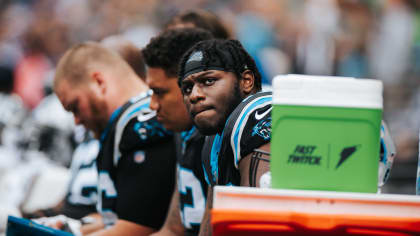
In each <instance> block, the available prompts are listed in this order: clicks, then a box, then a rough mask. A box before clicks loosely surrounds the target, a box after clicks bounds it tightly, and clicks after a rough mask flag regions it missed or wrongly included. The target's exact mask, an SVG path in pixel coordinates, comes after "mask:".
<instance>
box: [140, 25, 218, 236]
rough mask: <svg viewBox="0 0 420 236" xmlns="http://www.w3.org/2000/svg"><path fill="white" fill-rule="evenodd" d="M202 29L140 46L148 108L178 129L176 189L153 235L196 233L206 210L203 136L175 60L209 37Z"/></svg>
mask: <svg viewBox="0 0 420 236" xmlns="http://www.w3.org/2000/svg"><path fill="white" fill-rule="evenodd" d="M211 38H213V37H212V35H211V34H210V33H209V32H208V31H205V30H201V29H197V28H185V29H175V30H168V31H165V32H163V33H162V34H160V35H159V36H157V37H155V38H153V39H152V40H151V41H150V43H149V44H148V45H147V46H146V47H145V48H144V49H143V56H144V58H145V61H146V64H147V66H148V70H147V77H146V82H147V83H148V85H149V87H150V88H151V89H152V90H153V95H152V98H151V102H150V108H152V109H153V110H155V111H156V112H157V119H158V120H159V122H161V123H162V124H163V125H164V126H165V128H167V129H169V130H172V131H175V132H178V133H177V134H176V136H175V137H176V141H177V158H178V159H177V166H178V168H177V178H176V179H177V189H176V190H175V191H174V194H173V198H172V203H171V207H170V211H169V213H168V216H167V218H166V221H165V224H164V227H163V228H162V229H161V230H160V231H159V232H158V233H157V234H156V235H197V234H198V233H199V229H200V223H201V220H202V217H203V214H204V210H205V201H206V193H207V183H206V181H205V179H204V173H203V168H202V165H201V160H200V156H201V150H202V147H203V144H204V136H203V135H201V134H200V133H199V132H198V130H197V129H196V128H195V127H193V124H192V121H191V118H190V116H189V114H188V112H187V110H186V107H185V105H184V103H183V98H182V94H181V91H180V89H179V87H178V79H177V78H178V62H179V61H180V59H181V57H182V54H183V53H185V52H186V51H187V50H188V49H189V48H190V47H192V46H193V45H194V44H195V43H198V42H200V41H202V40H206V39H211Z"/></svg>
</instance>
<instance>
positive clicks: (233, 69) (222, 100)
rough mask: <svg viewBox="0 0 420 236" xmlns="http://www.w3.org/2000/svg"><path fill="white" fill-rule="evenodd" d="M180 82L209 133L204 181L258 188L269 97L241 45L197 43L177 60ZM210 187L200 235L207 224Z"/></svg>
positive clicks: (187, 101)
mask: <svg viewBox="0 0 420 236" xmlns="http://www.w3.org/2000/svg"><path fill="white" fill-rule="evenodd" d="M179 84H180V86H181V91H182V94H183V96H184V103H185V104H186V107H187V110H188V111H189V113H190V116H191V118H192V119H193V122H194V124H195V125H196V127H197V129H198V130H199V131H200V132H201V133H202V134H204V135H212V136H211V137H207V138H206V143H205V146H204V149H203V157H202V158H203V160H202V161H203V166H204V169H205V174H206V176H205V177H206V180H207V182H208V184H209V185H210V186H211V187H213V186H215V185H237V186H239V185H241V186H251V185H253V186H259V178H260V177H261V175H262V174H264V173H265V172H268V170H269V162H268V160H269V155H268V152H269V150H270V133H271V130H270V129H271V128H270V127H271V108H272V107H271V101H272V97H271V93H270V92H260V90H261V75H260V73H259V71H258V69H257V67H256V65H255V62H254V60H253V59H252V58H251V56H250V55H249V54H248V53H247V52H246V50H245V49H244V48H243V47H242V45H241V43H240V42H239V41H237V40H220V39H212V40H206V41H202V42H200V43H198V44H196V45H195V46H194V47H192V48H191V49H190V50H189V51H188V52H187V53H186V54H184V57H183V59H182V61H181V64H180V71H179ZM256 149H258V150H257V151H256ZM261 160H262V161H261ZM250 167H251V168H250ZM211 187H210V188H209V190H208V198H207V209H206V215H205V219H203V222H202V230H201V231H202V232H200V234H206V233H208V230H209V228H210V227H209V225H208V224H209V219H208V216H209V215H208V210H209V208H210V207H211V202H212V200H211V197H212V191H211ZM203 224H204V225H203Z"/></svg>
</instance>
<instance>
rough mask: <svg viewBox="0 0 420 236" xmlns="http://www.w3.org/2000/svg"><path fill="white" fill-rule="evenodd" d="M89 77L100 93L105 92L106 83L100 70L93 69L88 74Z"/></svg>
mask: <svg viewBox="0 0 420 236" xmlns="http://www.w3.org/2000/svg"><path fill="white" fill-rule="evenodd" d="M90 78H91V80H92V82H93V84H94V85H95V87H96V88H98V89H99V91H100V92H101V93H105V92H106V86H105V85H106V83H105V78H104V75H103V73H101V72H100V71H94V72H92V73H91V74H90Z"/></svg>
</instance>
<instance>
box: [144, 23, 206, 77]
mask: <svg viewBox="0 0 420 236" xmlns="http://www.w3.org/2000/svg"><path fill="white" fill-rule="evenodd" d="M211 38H213V36H212V34H211V33H210V32H208V31H207V30H204V29H198V28H187V29H172V30H167V31H164V32H162V33H161V34H160V35H158V36H156V37H154V38H152V39H151V40H150V42H149V44H148V45H147V46H146V47H145V48H144V49H143V51H142V52H143V57H144V60H145V62H146V64H147V66H148V67H157V68H161V69H163V70H164V71H165V74H166V76H168V77H177V76H178V68H179V67H178V63H179V62H180V60H181V58H182V55H183V54H184V53H185V52H186V51H187V50H188V49H189V48H190V47H192V46H193V45H194V44H196V43H198V42H200V41H203V40H207V39H211Z"/></svg>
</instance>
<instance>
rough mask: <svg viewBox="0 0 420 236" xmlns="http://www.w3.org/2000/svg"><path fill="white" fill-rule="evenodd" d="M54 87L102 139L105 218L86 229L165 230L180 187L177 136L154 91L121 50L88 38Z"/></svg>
mask: <svg viewBox="0 0 420 236" xmlns="http://www.w3.org/2000/svg"><path fill="white" fill-rule="evenodd" d="M54 91H55V93H56V94H57V96H58V98H59V99H60V101H61V103H62V104H63V106H64V108H65V109H66V110H68V111H71V112H72V113H73V114H74V119H75V122H76V124H83V125H84V126H85V127H86V128H88V129H90V130H91V131H93V133H94V134H95V137H96V138H98V139H99V140H100V150H99V154H98V157H97V168H98V178H99V183H98V193H99V199H98V205H97V209H98V211H99V213H100V216H101V217H98V218H99V219H101V220H98V221H96V222H95V223H93V224H89V225H86V226H83V227H82V232H83V233H84V234H89V233H93V234H94V235H147V234H150V233H152V232H154V231H156V230H157V229H159V228H160V227H161V226H162V224H163V222H164V220H165V216H166V213H167V209H168V206H169V202H170V198H171V196H172V191H173V187H174V179H173V175H174V174H175V172H174V171H175V157H174V156H173V153H174V152H175V150H174V146H173V142H172V136H171V135H169V134H168V132H167V131H166V130H165V129H164V128H163V127H161V125H160V124H159V123H158V122H157V121H156V118H155V113H153V112H151V111H150V109H149V108H148V107H149V101H150V95H151V93H150V90H149V88H148V87H147V85H146V84H145V83H144V82H143V81H142V80H141V79H139V78H138V76H137V75H136V74H135V72H134V71H133V69H132V68H130V66H129V65H128V64H127V63H126V62H125V61H124V60H123V59H122V58H121V57H120V56H118V55H117V54H116V53H114V52H112V51H110V50H108V49H106V48H104V47H103V46H101V45H100V44H98V43H93V42H87V43H82V44H79V45H76V46H74V47H72V48H71V49H69V50H68V51H67V52H66V53H65V54H64V56H63V57H62V58H61V59H60V61H59V63H58V66H57V70H56V74H55V79H54Z"/></svg>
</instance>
